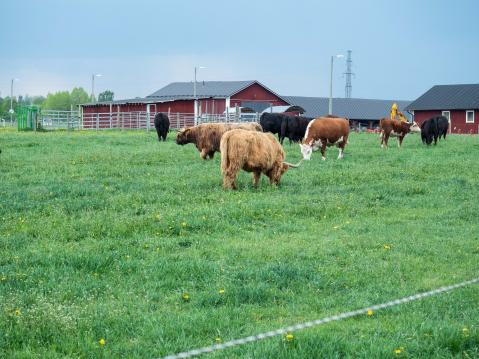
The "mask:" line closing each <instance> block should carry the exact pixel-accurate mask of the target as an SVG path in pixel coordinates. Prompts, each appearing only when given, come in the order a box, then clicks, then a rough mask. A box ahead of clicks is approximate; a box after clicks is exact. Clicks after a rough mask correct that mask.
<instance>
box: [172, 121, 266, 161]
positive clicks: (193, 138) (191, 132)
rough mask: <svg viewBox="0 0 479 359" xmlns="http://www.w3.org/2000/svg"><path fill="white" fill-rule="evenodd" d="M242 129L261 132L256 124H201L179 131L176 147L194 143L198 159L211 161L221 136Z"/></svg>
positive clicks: (217, 149) (218, 147) (218, 148)
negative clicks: (198, 154)
mask: <svg viewBox="0 0 479 359" xmlns="http://www.w3.org/2000/svg"><path fill="white" fill-rule="evenodd" d="M235 128H242V129H245V130H249V131H260V132H261V131H262V130H263V129H262V128H261V126H260V125H259V124H257V123H256V122H248V123H202V124H201V125H198V126H193V127H189V128H186V129H181V130H180V131H178V133H177V135H176V143H177V144H178V145H186V144H187V143H194V144H195V146H196V148H197V149H198V151H200V157H201V158H202V159H204V160H205V159H206V158H207V157H209V158H210V159H213V157H214V155H215V152H218V151H219V150H220V141H221V136H223V134H224V133H225V132H226V131H229V130H232V129H235Z"/></svg>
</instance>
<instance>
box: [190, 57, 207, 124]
mask: <svg viewBox="0 0 479 359" xmlns="http://www.w3.org/2000/svg"><path fill="white" fill-rule="evenodd" d="M199 69H206V67H204V66H195V81H194V83H193V100H194V110H193V111H194V116H195V126H196V125H197V124H198V99H197V98H196V74H197V72H198V70H199Z"/></svg>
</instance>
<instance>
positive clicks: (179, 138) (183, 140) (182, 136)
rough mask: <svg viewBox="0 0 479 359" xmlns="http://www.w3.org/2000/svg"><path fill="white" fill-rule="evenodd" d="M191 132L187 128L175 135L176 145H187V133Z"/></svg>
mask: <svg viewBox="0 0 479 359" xmlns="http://www.w3.org/2000/svg"><path fill="white" fill-rule="evenodd" d="M190 131H191V129H189V128H182V129H181V130H179V131H178V133H177V134H176V143H177V144H178V145H186V144H187V143H188V133H189V132H190Z"/></svg>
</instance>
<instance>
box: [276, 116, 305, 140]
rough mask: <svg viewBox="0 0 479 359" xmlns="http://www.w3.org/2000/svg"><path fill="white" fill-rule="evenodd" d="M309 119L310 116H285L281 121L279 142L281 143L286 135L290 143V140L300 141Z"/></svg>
mask: <svg viewBox="0 0 479 359" xmlns="http://www.w3.org/2000/svg"><path fill="white" fill-rule="evenodd" d="M311 120H312V118H310V117H300V116H285V118H284V119H283V122H282V123H281V134H280V142H281V144H283V141H284V138H285V137H288V139H289V143H290V144H291V142H301V140H302V139H303V138H304V135H305V133H306V128H307V127H308V124H309V122H310V121H311Z"/></svg>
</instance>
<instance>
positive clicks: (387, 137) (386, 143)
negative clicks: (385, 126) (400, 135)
mask: <svg viewBox="0 0 479 359" xmlns="http://www.w3.org/2000/svg"><path fill="white" fill-rule="evenodd" d="M383 142H384V147H386V149H387V148H388V143H389V134H388V133H384V136H383Z"/></svg>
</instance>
